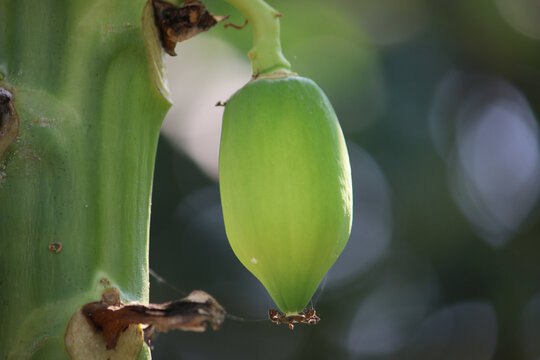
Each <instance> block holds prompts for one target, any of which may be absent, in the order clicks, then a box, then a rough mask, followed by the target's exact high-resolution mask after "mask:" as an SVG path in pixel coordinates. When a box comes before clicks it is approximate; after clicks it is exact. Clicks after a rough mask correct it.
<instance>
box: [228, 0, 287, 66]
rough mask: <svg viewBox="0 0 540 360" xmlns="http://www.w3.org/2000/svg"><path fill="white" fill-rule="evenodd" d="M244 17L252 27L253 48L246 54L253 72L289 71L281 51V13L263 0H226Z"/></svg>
mask: <svg viewBox="0 0 540 360" xmlns="http://www.w3.org/2000/svg"><path fill="white" fill-rule="evenodd" d="M226 1H227V2H228V3H230V4H231V5H233V6H234V7H236V8H237V9H238V10H240V11H241V12H242V14H243V15H244V16H245V17H246V19H247V20H248V22H249V24H251V27H252V28H253V48H252V49H251V50H250V51H249V53H248V56H249V59H250V60H251V64H252V68H253V74H254V75H257V76H264V75H268V74H271V73H273V72H282V73H289V72H290V69H291V64H290V63H289V61H288V60H287V59H285V56H283V53H282V51H281V41H280V34H279V18H280V17H281V14H280V13H279V12H278V11H276V10H275V9H273V8H272V7H271V6H270V5H268V4H267V3H266V2H264V1H263V0H226Z"/></svg>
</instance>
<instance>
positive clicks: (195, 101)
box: [150, 0, 540, 360]
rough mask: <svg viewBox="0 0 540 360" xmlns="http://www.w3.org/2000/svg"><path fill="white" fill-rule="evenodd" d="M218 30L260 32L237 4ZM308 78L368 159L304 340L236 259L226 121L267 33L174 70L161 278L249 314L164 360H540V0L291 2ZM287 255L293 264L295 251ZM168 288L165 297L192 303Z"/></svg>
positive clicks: (359, 155)
mask: <svg viewBox="0 0 540 360" xmlns="http://www.w3.org/2000/svg"><path fill="white" fill-rule="evenodd" d="M205 3H206V4H207V6H208V7H209V8H210V10H211V11H212V12H214V13H215V14H231V15H232V16H231V21H232V22H234V23H237V24H242V23H243V18H242V17H241V15H239V14H238V13H237V12H236V11H235V10H234V9H233V8H231V7H230V6H228V5H227V4H226V3H225V2H224V1H223V0H206V1H205ZM269 3H270V4H271V5H272V6H274V7H275V8H276V9H278V10H279V11H280V12H282V13H283V18H282V20H281V24H282V44H283V49H284V53H285V55H286V57H287V58H288V59H289V60H290V61H291V63H292V65H293V70H294V71H296V72H298V73H300V74H301V75H303V76H306V77H310V78H312V79H313V80H315V81H316V82H317V83H318V84H319V85H320V86H321V87H322V88H323V90H324V91H325V92H326V93H327V95H328V97H329V98H330V100H331V102H332V103H333V105H334V107H335V110H336V112H337V114H338V117H339V119H340V122H341V124H342V127H343V130H344V133H345V136H346V138H347V144H348V147H349V152H350V158H351V165H352V170H353V183H354V201H355V203H354V222H353V231H352V235H351V238H350V240H349V244H348V245H347V248H346V249H345V251H344V253H343V254H342V256H341V257H340V259H339V260H338V262H337V263H336V264H335V266H334V267H333V268H332V269H331V270H330V272H329V273H328V275H327V277H326V278H325V280H324V281H323V284H322V285H321V287H320V288H319V290H318V292H317V293H316V295H315V296H314V299H313V304H314V306H315V308H316V310H317V312H318V314H319V315H320V316H321V322H320V323H319V324H318V325H317V326H309V327H308V326H297V327H296V328H295V330H294V331H290V330H289V329H288V328H287V327H286V326H285V325H281V326H277V325H275V324H272V323H271V322H270V321H263V320H262V319H264V318H266V316H267V315H266V314H267V310H268V309H269V308H271V307H274V305H273V303H272V301H271V299H270V298H269V296H268V295H267V293H266V291H265V290H264V288H263V287H262V286H261V285H260V284H259V283H258V282H257V280H256V279H255V278H254V277H253V276H252V275H251V274H250V273H248V271H247V270H245V269H244V268H243V267H242V265H241V264H240V262H239V261H238V260H237V259H236V258H235V256H234V254H233V252H232V250H231V249H230V247H229V245H228V242H227V239H226V236H225V230H224V226H223V218H222V215H221V207H220V199H219V188H218V183H217V156H218V153H217V151H218V146H219V131H220V121H221V114H222V111H223V108H222V107H215V106H214V104H215V103H216V102H217V101H225V100H226V99H227V98H228V97H229V96H230V95H231V94H232V93H233V92H234V91H235V90H236V89H238V88H239V87H241V86H242V85H243V84H244V83H245V82H247V81H248V80H249V78H250V72H251V67H250V65H249V63H248V61H247V58H246V56H245V54H246V52H247V51H248V50H249V48H250V43H251V34H250V31H251V30H250V28H249V27H248V28H246V29H244V30H241V31H238V30H235V29H231V28H229V29H224V28H223V26H222V25H219V26H217V27H216V28H215V29H213V30H212V31H210V32H209V33H206V34H203V35H201V36H198V37H197V38H195V39H193V40H190V41H188V42H186V43H182V44H179V45H178V46H177V48H176V51H177V53H178V56H177V57H176V58H169V59H168V62H169V72H170V87H171V92H172V96H173V98H174V101H175V105H174V106H173V108H172V109H171V111H170V113H169V115H168V117H167V119H166V122H165V125H164V130H163V133H162V138H161V140H160V145H159V149H158V156H157V165H156V171H155V180H154V193H153V206H152V220H151V242H150V266H151V268H152V269H153V270H154V271H155V272H157V273H158V274H160V275H161V276H162V277H164V278H165V279H167V281H168V282H169V283H170V284H172V285H173V286H175V287H176V288H178V289H180V290H181V291H182V292H185V293H187V292H189V291H191V290H193V289H202V290H205V291H207V292H209V293H210V294H212V295H213V296H214V297H216V299H218V301H219V302H220V303H221V304H222V305H223V306H224V307H225V308H226V309H227V310H228V311H229V312H230V313H231V314H234V315H237V316H240V317H243V318H245V319H246V321H235V320H232V319H228V320H227V321H226V322H225V323H224V325H223V328H222V329H221V330H220V331H218V332H212V331H209V332H207V333H204V334H193V333H184V332H170V333H167V334H159V335H158V336H157V338H156V339H155V341H154V345H155V349H154V351H153V356H154V359H157V360H159V359H189V360H191V359H197V360H198V359H459V360H467V359H471V360H488V359H513V360H514V359H515V360H519V359H531V360H532V359H538V358H540V221H539V216H540V211H539V209H540V206H539V201H538V198H539V193H540V155H539V154H540V152H539V134H538V120H537V117H538V114H540V20H539V19H540V2H538V1H537V0H452V1H451V0H356V1H350V0H348V1H345V0H336V1H321V0H310V1H305V0H302V1H300V0H296V1H285V0H280V1H278V0H276V1H269ZM275 256H279V253H276V254H275ZM183 295H184V294H183V293H181V292H180V291H175V290H173V289H172V288H171V286H166V285H165V284H163V283H160V282H158V281H156V280H155V279H152V282H151V297H152V298H151V300H152V301H153V302H163V301H168V300H171V299H176V298H180V297H182V296H183Z"/></svg>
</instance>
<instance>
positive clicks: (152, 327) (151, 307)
mask: <svg viewBox="0 0 540 360" xmlns="http://www.w3.org/2000/svg"><path fill="white" fill-rule="evenodd" d="M115 290H116V289H115ZM81 311H82V313H83V314H84V315H85V316H86V318H87V319H88V320H89V322H90V323H91V324H92V325H93V326H94V328H95V329H96V330H97V331H103V334H104V335H105V338H106V341H107V349H114V348H115V347H116V344H117V342H118V338H119V337H120V335H121V334H122V332H123V331H124V330H125V329H127V328H128V326H129V325H130V324H145V325H148V326H147V327H146V329H145V341H146V342H147V343H149V342H150V340H151V339H152V336H153V333H154V331H162V332H166V331H169V330H185V331H196V332H202V331H205V330H206V328H207V325H210V326H211V327H212V329H214V330H217V329H219V327H220V326H221V324H222V323H223V321H224V319H225V314H226V312H225V309H223V307H222V306H221V305H220V304H219V303H218V302H217V301H216V300H215V299H214V298H213V297H212V296H210V295H209V294H207V293H205V292H204V291H201V290H195V291H193V292H191V293H190V294H189V295H188V296H187V297H185V298H183V299H180V300H178V301H172V302H167V303H164V304H148V305H143V304H126V305H124V304H122V303H121V302H120V298H119V295H118V291H109V292H104V294H103V297H102V299H101V301H98V302H92V303H88V304H86V305H84V306H83V307H82V309H81Z"/></svg>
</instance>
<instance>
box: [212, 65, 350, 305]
mask: <svg viewBox="0 0 540 360" xmlns="http://www.w3.org/2000/svg"><path fill="white" fill-rule="evenodd" d="M219 171H220V174H219V179H220V190H221V200H222V205H223V215H224V218H225V228H226V231H227V236H228V238H229V243H230V245H231V247H232V249H233V251H234V253H235V254H236V256H237V257H238V258H239V259H240V261H241V262H242V264H244V266H245V267H246V268H247V269H248V270H249V271H251V272H252V273H253V274H254V275H255V276H256V277H257V278H258V279H259V280H260V281H261V282H262V283H263V285H264V286H265V287H266V289H267V290H268V292H269V293H270V295H271V296H272V298H273V299H274V301H275V303H276V304H277V306H278V307H279V308H280V309H281V311H283V312H284V313H286V314H287V315H291V314H296V313H299V312H301V311H302V310H303V309H304V308H305V307H306V306H307V304H308V302H309V300H310V298H311V297H312V296H313V293H314V292H315V290H316V289H317V287H318V285H319V283H320V282H321V280H322V278H323V277H324V275H325V274H326V272H327V271H328V270H329V269H330V267H331V266H332V264H334V262H335V261H336V259H337V258H338V256H339V255H340V253H341V252H342V250H343V248H344V247H345V245H346V243H347V240H348V238H349V234H350V229H351V216H352V187H351V170H350V164H349V157H348V154H347V147H346V145H345V140H344V138H343V133H342V131H341V128H340V126H339V122H338V120H337V117H336V114H335V112H334V110H333V109H332V105H331V104H330V102H329V101H328V99H327V97H326V96H325V94H324V93H323V92H322V90H321V89H320V88H319V87H318V86H317V84H315V83H314V82H313V81H311V80H309V79H306V78H302V77H298V76H289V77H286V78H281V79H258V80H254V81H251V82H249V83H248V84H247V85H245V86H244V87H243V88H242V89H240V90H239V91H238V92H236V93H235V94H234V95H233V96H232V97H231V99H230V100H229V101H228V102H227V105H226V107H225V113H224V115H223V130H222V135H221V148H220V165H219Z"/></svg>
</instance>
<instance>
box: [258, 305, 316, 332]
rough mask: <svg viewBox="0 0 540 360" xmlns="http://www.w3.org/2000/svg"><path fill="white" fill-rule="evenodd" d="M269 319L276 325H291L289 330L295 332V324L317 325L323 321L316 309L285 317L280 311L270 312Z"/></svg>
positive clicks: (271, 310)
mask: <svg viewBox="0 0 540 360" xmlns="http://www.w3.org/2000/svg"><path fill="white" fill-rule="evenodd" d="M268 318H269V319H270V320H271V321H272V322H274V323H276V324H289V329H291V330H294V324H308V325H316V324H318V323H319V321H320V320H321V318H320V317H318V316H317V314H316V312H315V309H313V308H311V309H306V310H304V311H303V312H301V313H300V314H298V315H289V316H287V315H285V314H283V313H281V312H279V310H275V309H270V310H268Z"/></svg>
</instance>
